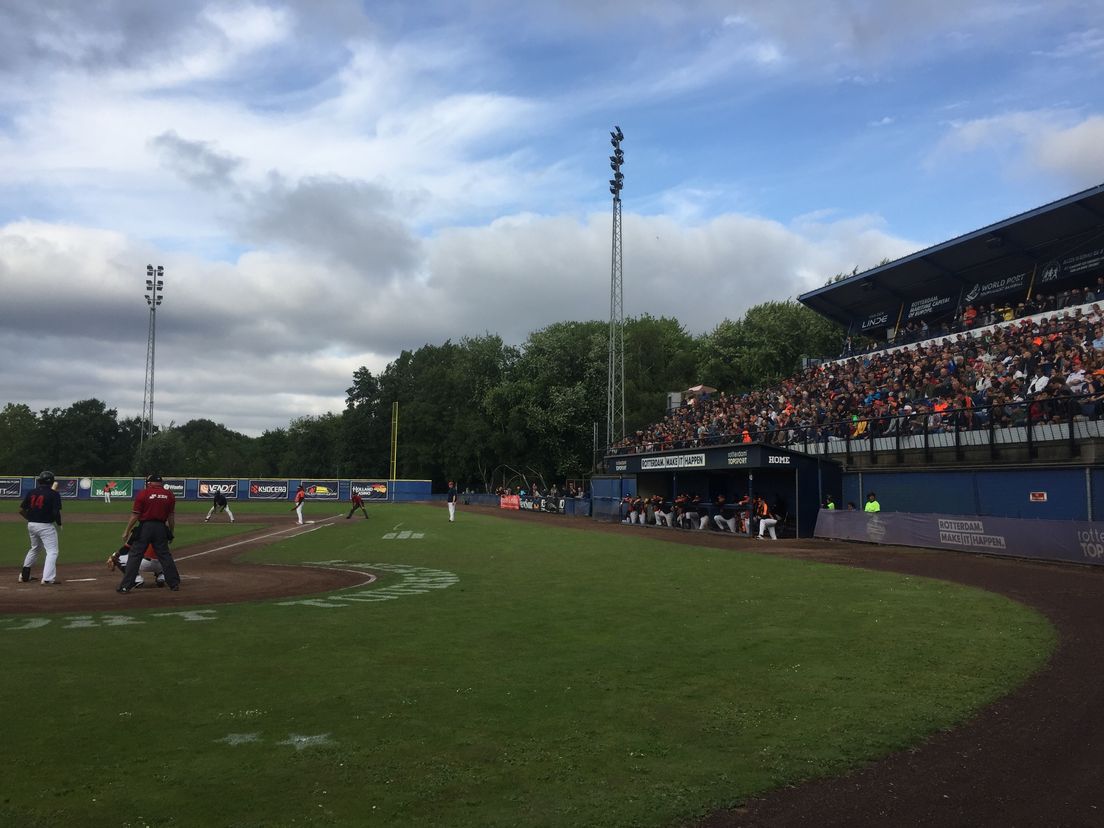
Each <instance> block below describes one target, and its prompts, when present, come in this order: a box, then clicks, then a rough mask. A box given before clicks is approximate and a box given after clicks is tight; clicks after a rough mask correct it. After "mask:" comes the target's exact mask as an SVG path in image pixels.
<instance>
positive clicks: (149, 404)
mask: <svg viewBox="0 0 1104 828" xmlns="http://www.w3.org/2000/svg"><path fill="white" fill-rule="evenodd" d="M164 275H165V268H163V267H161V265H158V266H157V267H154V266H153V265H146V304H147V305H149V337H148V338H147V340H146V385H145V391H144V392H143V394H142V427H141V431H139V433H138V447H139V448H141V446H142V443H143V442H145V440H146V439H147V438H149V437H152V436H153V369H154V361H155V357H156V354H157V308H158V307H160V305H161V300H162V299H163V298H164V297H163V296H162V293H161V289H162V288H163V287H164V286H165V283H164V282H163V281H162V279H161V277H162V276H164Z"/></svg>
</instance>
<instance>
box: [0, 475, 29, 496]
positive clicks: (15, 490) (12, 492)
mask: <svg viewBox="0 0 1104 828" xmlns="http://www.w3.org/2000/svg"><path fill="white" fill-rule="evenodd" d="M22 482H23V481H22V479H21V478H19V477H0V497H19V493H20V489H21V487H22Z"/></svg>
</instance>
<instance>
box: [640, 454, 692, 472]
mask: <svg viewBox="0 0 1104 828" xmlns="http://www.w3.org/2000/svg"><path fill="white" fill-rule="evenodd" d="M704 467H705V455H704V454H671V455H668V456H666V457H642V458H641V459H640V470H641V471H648V470H651V469H700V468H704Z"/></svg>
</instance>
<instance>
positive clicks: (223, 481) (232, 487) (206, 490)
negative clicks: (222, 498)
mask: <svg viewBox="0 0 1104 828" xmlns="http://www.w3.org/2000/svg"><path fill="white" fill-rule="evenodd" d="M215 492H222V493H223V494H224V495H226V499H227V500H237V497H238V481H237V480H231V479H227V478H220V479H208V480H200V481H199V497H200V499H206V498H212V497H214V496H215Z"/></svg>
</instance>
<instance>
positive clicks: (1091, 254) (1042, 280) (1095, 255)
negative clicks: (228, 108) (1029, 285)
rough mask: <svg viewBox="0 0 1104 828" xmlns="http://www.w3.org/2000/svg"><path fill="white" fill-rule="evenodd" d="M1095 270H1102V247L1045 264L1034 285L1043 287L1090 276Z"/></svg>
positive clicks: (1103, 258)
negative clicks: (1061, 280)
mask: <svg viewBox="0 0 1104 828" xmlns="http://www.w3.org/2000/svg"><path fill="white" fill-rule="evenodd" d="M1097 270H1104V247H1098V248H1096V249H1094V250H1087V251H1085V252H1084V253H1078V254H1077V255H1075V256H1066V257H1065V258H1064V259H1056V260H1054V261H1051V262H1047V263H1046V264H1045V265H1044V266H1043V268H1042V270H1040V271H1039V277H1038V279H1036V281H1035V283H1036V284H1037V285H1045V284H1048V283H1049V282H1057V281H1058V280H1059V279H1065V278H1067V277H1069V278H1072V277H1075V276H1087V275H1092V274H1093V273H1094V272H1095V271H1097Z"/></svg>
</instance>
